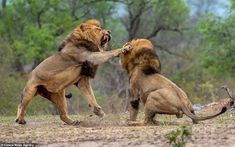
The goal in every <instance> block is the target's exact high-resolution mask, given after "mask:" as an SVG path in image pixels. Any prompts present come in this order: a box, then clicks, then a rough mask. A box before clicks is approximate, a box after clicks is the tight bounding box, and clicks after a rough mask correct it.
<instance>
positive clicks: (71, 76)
mask: <svg viewBox="0 0 235 147" xmlns="http://www.w3.org/2000/svg"><path fill="white" fill-rule="evenodd" d="M80 70H81V67H80V66H72V67H69V68H67V69H66V70H64V71H62V72H59V73H57V74H55V75H53V76H50V77H48V78H47V80H42V79H40V82H38V83H39V84H40V85H43V86H44V87H45V88H46V89H47V90H48V91H50V92H52V93H57V92H59V91H61V90H63V89H64V88H66V87H68V86H69V85H72V84H74V83H75V82H77V81H78V80H79V78H80Z"/></svg>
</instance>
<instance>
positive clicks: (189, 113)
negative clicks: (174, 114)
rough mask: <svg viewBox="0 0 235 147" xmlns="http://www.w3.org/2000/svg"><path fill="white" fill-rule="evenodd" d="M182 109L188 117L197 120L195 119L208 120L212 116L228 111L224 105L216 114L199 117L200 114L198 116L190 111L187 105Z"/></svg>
mask: <svg viewBox="0 0 235 147" xmlns="http://www.w3.org/2000/svg"><path fill="white" fill-rule="evenodd" d="M182 111H183V112H184V114H185V115H187V116H188V117H190V118H191V119H192V120H195V121H203V120H207V119H211V118H214V117H216V116H219V115H221V114H223V113H224V112H226V111H227V107H223V108H222V109H221V111H220V112H219V113H217V114H214V115H211V116H204V117H199V116H196V115H195V114H193V113H192V112H190V111H189V110H188V109H187V108H186V107H184V108H183V109H182Z"/></svg>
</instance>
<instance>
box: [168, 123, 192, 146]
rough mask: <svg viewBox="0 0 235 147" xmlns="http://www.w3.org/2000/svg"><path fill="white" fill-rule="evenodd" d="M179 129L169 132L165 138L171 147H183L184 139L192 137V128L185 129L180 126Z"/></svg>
mask: <svg viewBox="0 0 235 147" xmlns="http://www.w3.org/2000/svg"><path fill="white" fill-rule="evenodd" d="M179 128H180V129H178V130H176V131H171V132H169V133H168V134H166V136H165V137H166V138H167V139H168V140H169V141H170V144H172V147H185V145H186V143H187V142H186V140H185V139H186V138H189V137H190V136H191V135H192V132H191V129H192V128H189V127H186V126H184V125H182V126H180V127H179Z"/></svg>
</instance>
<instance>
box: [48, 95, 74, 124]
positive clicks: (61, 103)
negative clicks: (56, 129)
mask: <svg viewBox="0 0 235 147" xmlns="http://www.w3.org/2000/svg"><path fill="white" fill-rule="evenodd" d="M64 94H65V92H64V91H61V92H59V93H53V94H51V99H50V100H51V101H52V102H53V103H54V104H55V105H56V107H57V108H58V110H59V113H60V119H61V120H62V121H64V122H65V123H66V124H69V125H76V124H78V121H75V120H73V119H71V118H70V117H69V116H68V110H67V109H68V108H67V101H66V98H65V97H64Z"/></svg>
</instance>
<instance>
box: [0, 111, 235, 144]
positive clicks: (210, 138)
mask: <svg viewBox="0 0 235 147" xmlns="http://www.w3.org/2000/svg"><path fill="white" fill-rule="evenodd" d="M72 118H74V119H78V118H79V119H80V120H83V121H84V122H82V123H81V124H80V125H78V126H68V125H65V124H64V123H63V122H62V121H60V119H59V116H52V115H45V116H26V121H27V124H26V125H18V124H16V123H15V122H14V120H15V118H14V117H0V144H1V143H36V144H38V146H50V147H57V146H65V147H67V146H72V147H73V146H74V147H75V146H76V147H77V146H81V147H93V146H94V147H98V146H106V147H111V146H117V147H119V146H125V147H126V146H130V147H133V146H141V147H156V146H157V147H162V146H164V147H168V146H170V144H169V141H168V140H167V139H166V138H165V135H166V134H167V133H168V132H170V131H172V130H177V129H178V128H179V125H180V124H184V125H188V126H192V130H191V131H192V134H193V135H192V137H191V138H190V139H188V140H187V144H186V146H187V147H208V146H211V147H212V146H213V147H228V146H231V147H232V146H234V147H235V111H230V112H228V113H226V114H223V115H222V116H219V117H217V118H215V119H211V120H207V121H203V122H200V123H199V124H196V125H192V123H191V120H190V119H189V118H187V117H186V116H184V118H182V119H177V118H176V117H175V116H169V115H158V116H157V117H156V119H157V120H159V121H160V124H159V125H157V126H128V125H127V123H126V120H127V118H128V114H126V113H123V114H112V115H107V116H106V117H105V118H103V119H99V118H97V117H96V116H92V117H90V116H89V115H83V116H81V115H79V116H72ZM138 119H139V120H141V119H143V114H141V115H140V117H139V118H138Z"/></svg>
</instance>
